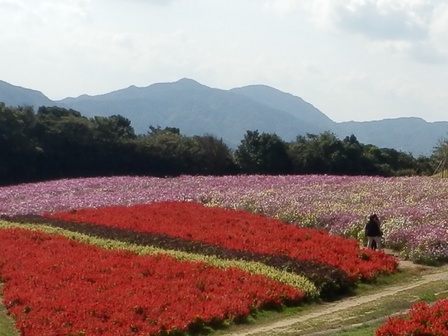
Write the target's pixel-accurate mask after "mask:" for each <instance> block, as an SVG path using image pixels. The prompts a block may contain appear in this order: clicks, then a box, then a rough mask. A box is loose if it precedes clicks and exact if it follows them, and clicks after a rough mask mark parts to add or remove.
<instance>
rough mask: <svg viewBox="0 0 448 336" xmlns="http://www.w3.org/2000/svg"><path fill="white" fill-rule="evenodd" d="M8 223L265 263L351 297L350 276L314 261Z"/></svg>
mask: <svg viewBox="0 0 448 336" xmlns="http://www.w3.org/2000/svg"><path fill="white" fill-rule="evenodd" d="M4 219H7V220H8V221H14V222H17V223H36V224H45V225H50V226H54V227H59V228H62V229H65V230H69V231H72V232H78V233H82V234H85V235H89V236H95V237H99V238H102V239H111V240H118V241H122V242H126V243H131V244H136V245H142V246H154V247H157V248H160V249H163V250H176V251H183V252H187V253H194V254H201V255H206V256H216V257H218V258H220V259H227V260H243V261H252V262H257V263H262V264H264V265H267V266H270V267H273V268H275V269H277V270H281V271H286V272H288V273H293V274H297V275H300V276H303V277H306V278H308V279H309V280H310V281H311V282H313V284H314V285H315V286H316V288H317V289H318V290H319V293H320V297H321V298H322V299H324V300H327V299H331V298H333V297H334V296H337V295H341V294H344V293H347V292H348V291H349V290H350V288H351V286H352V284H351V282H350V281H349V278H348V275H347V274H346V273H345V272H344V271H342V270H340V269H338V268H336V267H333V266H331V265H325V264H323V263H319V262H316V261H312V260H297V259H293V258H291V257H289V256H286V255H283V256H280V255H268V254H261V253H255V252H251V251H236V250H231V249H228V248H225V247H220V246H214V245H211V244H206V243H203V242H196V241H187V240H184V239H181V238H176V237H170V236H168V235H164V234H155V233H142V232H135V231H133V230H127V229H120V228H113V227H106V226H103V225H94V224H88V223H74V222H67V221H62V220H57V219H49V218H44V217H41V216H14V217H4Z"/></svg>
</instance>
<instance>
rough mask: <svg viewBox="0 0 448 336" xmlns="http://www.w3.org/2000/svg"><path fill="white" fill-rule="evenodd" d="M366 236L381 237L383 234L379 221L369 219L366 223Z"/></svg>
mask: <svg viewBox="0 0 448 336" xmlns="http://www.w3.org/2000/svg"><path fill="white" fill-rule="evenodd" d="M366 236H367V237H380V236H382V232H381V230H380V226H379V225H378V223H376V222H374V221H373V220H369V221H368V222H367V223H366Z"/></svg>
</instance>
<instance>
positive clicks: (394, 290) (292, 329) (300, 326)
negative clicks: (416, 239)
mask: <svg viewBox="0 0 448 336" xmlns="http://www.w3.org/2000/svg"><path fill="white" fill-rule="evenodd" d="M386 253H392V252H391V251H386ZM399 269H400V270H405V269H406V270H408V271H410V274H412V273H415V274H416V275H417V274H418V275H419V276H418V277H416V280H414V281H410V282H407V283H406V284H402V285H396V286H390V287H386V288H383V289H382V290H381V291H377V292H374V293H372V294H367V295H362V296H354V297H348V298H344V299H341V300H338V301H336V302H331V303H324V304H321V305H319V307H318V308H316V309H310V310H309V311H306V312H303V313H299V314H298V315H297V316H292V317H286V318H284V319H280V320H276V321H273V322H264V323H261V324H258V323H257V325H252V326H250V325H239V326H234V327H232V328H230V329H229V330H227V331H225V332H220V333H219V335H221V336H224V335H225V336H254V335H257V336H274V335H275V336H280V335H282V336H283V335H315V336H317V335H333V334H335V333H336V332H338V331H341V330H346V329H350V328H353V327H356V326H359V325H366V324H369V322H370V323H374V322H378V321H380V320H385V319H386V318H387V317H388V316H382V317H380V318H378V317H376V316H375V315H374V314H373V315H372V319H371V320H370V321H365V320H364V321H363V322H362V323H359V322H358V323H353V324H350V322H348V323H344V319H345V318H346V316H348V315H347V313H348V312H350V311H352V312H351V313H352V314H353V311H354V310H356V309H358V307H363V311H362V312H361V313H360V312H359V311H357V312H356V313H355V314H360V315H363V314H365V315H368V314H369V313H371V311H375V310H376V305H377V304H378V302H381V301H387V300H388V299H389V300H390V301H392V302H393V301H394V300H395V299H396V298H398V297H399V296H400V293H404V292H406V291H412V289H416V288H419V287H422V286H426V285H428V284H431V283H435V284H437V281H439V282H440V281H446V280H447V279H448V265H445V266H443V267H430V266H422V265H417V264H414V263H413V262H411V261H407V260H400V263H399ZM397 300H398V299H397ZM392 304H393V303H392ZM358 310H359V309H358ZM338 319H339V320H340V321H342V322H340V323H341V325H340V326H338V327H337V328H335V327H334V323H333V324H332V323H330V322H332V321H335V320H338ZM348 320H350V318H348V319H347V321H348ZM326 325H328V329H326V328H325V326H326ZM316 326H317V327H316ZM323 326H324V327H323Z"/></svg>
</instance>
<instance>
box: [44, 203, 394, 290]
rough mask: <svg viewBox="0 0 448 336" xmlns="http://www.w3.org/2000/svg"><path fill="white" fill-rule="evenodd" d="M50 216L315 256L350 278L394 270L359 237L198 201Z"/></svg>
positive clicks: (391, 263)
mask: <svg viewBox="0 0 448 336" xmlns="http://www.w3.org/2000/svg"><path fill="white" fill-rule="evenodd" d="M45 216H46V217H49V218H58V219H62V220H66V221H75V222H85V223H94V224H100V225H105V226H111V227H119V228H126V229H132V230H135V231H140V232H152V233H163V234H167V235H170V236H174V237H180V238H183V239H186V240H192V241H202V242H205V243H209V244H214V245H219V246H223V247H226V248H230V249H235V250H249V251H253V252H257V253H265V254H272V255H288V256H290V257H293V258H296V259H299V260H314V261H317V262H321V263H326V264H328V265H332V266H336V267H338V268H340V269H342V270H343V271H345V272H347V274H348V275H349V277H350V278H351V279H352V281H354V282H355V281H357V280H358V279H360V278H363V279H372V278H374V277H375V276H376V275H377V274H378V272H386V273H390V272H394V271H395V270H396V267H397V260H396V259H395V258H394V257H392V256H387V255H386V254H384V253H382V252H376V251H371V250H366V249H361V248H360V247H359V244H358V242H356V241H355V240H352V239H347V238H343V237H340V236H331V235H329V234H328V233H327V232H325V231H321V230H315V229H304V228H297V227H296V226H293V225H288V224H284V223H282V222H281V221H279V220H276V219H272V218H266V217H263V216H258V215H254V214H250V213H248V212H244V211H235V210H229V209H222V208H217V207H216V208H208V207H205V206H203V205H201V204H198V203H190V202H161V203H152V204H141V205H135V206H131V207H123V206H112V207H105V208H99V209H81V210H76V211H71V212H62V213H56V214H45Z"/></svg>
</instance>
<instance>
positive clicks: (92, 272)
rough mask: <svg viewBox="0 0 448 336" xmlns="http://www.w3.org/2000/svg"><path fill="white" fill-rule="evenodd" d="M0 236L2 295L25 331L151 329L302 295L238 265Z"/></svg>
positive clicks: (27, 235)
mask: <svg viewBox="0 0 448 336" xmlns="http://www.w3.org/2000/svg"><path fill="white" fill-rule="evenodd" d="M0 242H1V243H0V277H1V279H2V281H3V282H4V283H5V285H4V288H3V301H4V304H5V306H6V307H7V309H8V312H9V313H10V314H11V315H12V316H13V317H14V319H15V321H16V324H17V328H18V329H19V330H20V332H21V333H22V335H26V336H30V335H36V336H42V335H156V334H159V333H160V332H162V331H168V330H187V329H188V328H190V327H192V326H195V327H198V326H199V327H200V326H203V324H204V323H205V324H208V323H212V322H216V321H222V320H223V319H227V318H236V317H244V316H247V315H248V314H249V313H250V309H252V308H260V307H262V306H264V305H269V304H280V303H281V302H282V300H288V301H298V300H301V299H302V298H303V293H302V292H301V291H300V290H297V289H295V288H292V287H290V286H286V285H283V284H280V283H278V282H275V281H273V280H270V279H267V278H266V277H263V276H260V275H252V274H249V273H247V272H244V271H242V270H239V269H227V270H221V269H217V268H214V267H211V266H209V265H207V264H205V263H193V262H180V261H177V260H175V259H173V258H171V257H169V256H166V255H157V256H138V255H136V254H133V253H130V252H126V251H109V250H103V249H100V248H98V247H95V246H91V245H86V244H81V243H78V242H75V241H71V240H69V239H67V238H65V237H62V236H58V235H48V234H44V233H41V232H32V231H27V230H21V229H2V230H0Z"/></svg>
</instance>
